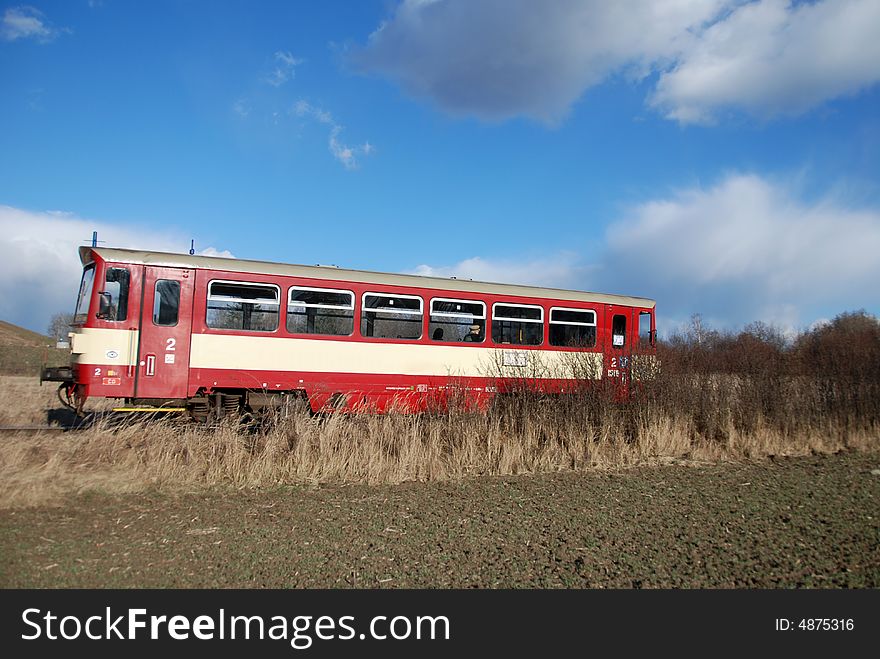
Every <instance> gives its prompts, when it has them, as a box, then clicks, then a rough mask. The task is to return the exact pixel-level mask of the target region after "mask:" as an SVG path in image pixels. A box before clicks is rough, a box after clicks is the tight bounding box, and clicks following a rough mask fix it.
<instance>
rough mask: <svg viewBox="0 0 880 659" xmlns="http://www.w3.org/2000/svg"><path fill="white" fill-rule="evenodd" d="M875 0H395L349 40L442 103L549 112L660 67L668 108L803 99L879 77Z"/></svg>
mask: <svg viewBox="0 0 880 659" xmlns="http://www.w3.org/2000/svg"><path fill="white" fill-rule="evenodd" d="M878 33H880V3H877V2H876V0H818V1H817V2H815V3H798V4H790V3H789V2H787V1H786V0H758V1H756V2H750V3H744V0H674V1H673V0H670V1H667V2H657V3H652V2H644V1H642V0H620V1H618V2H606V1H605V0H556V1H555V2H551V3H544V2H533V1H532V0H485V1H484V2H480V3H473V2H471V1H470V0H429V1H425V0H404V1H403V2H402V3H401V4H400V5H398V6H397V9H396V10H395V11H394V13H393V15H392V16H391V18H390V19H389V20H387V21H386V22H384V23H382V24H381V25H380V26H379V28H378V29H377V30H376V31H375V32H373V34H372V35H370V37H369V40H368V42H367V44H366V45H365V46H364V47H363V48H360V49H356V50H354V51H352V52H351V53H350V57H351V61H352V62H353V63H354V65H355V66H356V67H358V68H359V69H360V70H361V71H363V72H373V73H378V74H380V75H384V76H387V77H389V78H391V79H393V80H395V81H397V82H398V83H399V84H400V85H401V86H402V87H403V88H404V89H406V90H407V91H408V92H409V93H411V94H413V95H415V96H418V97H421V98H427V99H429V100H431V101H433V102H434V103H436V104H437V105H438V106H440V107H441V108H443V109H444V110H446V111H449V112H451V113H453V114H468V115H475V116H478V117H481V118H484V119H490V120H499V119H502V120H503V119H508V118H510V117H514V116H526V117H530V118H533V119H537V120H539V121H543V122H546V123H550V124H553V123H556V122H558V121H560V120H561V119H562V118H563V117H564V116H565V115H566V113H567V112H568V111H569V109H570V107H571V106H572V105H573V104H574V103H575V102H576V101H577V100H578V99H579V98H581V97H582V96H583V94H584V93H585V92H586V91H587V90H588V89H590V88H591V87H593V86H595V85H598V84H600V83H602V82H603V81H605V80H607V79H609V78H610V77H612V76H614V75H618V74H626V75H628V76H631V77H635V78H643V77H645V76H648V75H651V74H653V73H657V74H660V77H659V80H658V86H657V88H656V90H655V92H654V93H653V94H652V96H651V98H650V99H649V103H650V104H651V105H652V106H653V107H655V108H657V109H658V110H660V111H662V112H663V113H664V114H665V115H666V116H667V117H669V118H672V119H676V120H678V121H680V122H695V121H702V122H705V121H709V120H711V119H712V118H713V117H714V115H715V114H716V113H717V111H718V110H721V109H724V108H728V107H732V108H738V109H741V110H744V111H747V112H750V113H755V114H759V115H763V116H771V115H774V114H778V113H796V112H801V111H804V110H806V109H808V108H810V107H813V106H815V105H817V104H819V103H822V102H824V101H826V100H829V99H833V98H836V97H838V96H841V95H844V94H851V93H855V92H857V91H858V90H860V89H862V88H864V87H866V86H869V85H872V84H874V83H876V82H877V80H878V79H880V50H878V49H880V39H877V38H876V35H877V34H878Z"/></svg>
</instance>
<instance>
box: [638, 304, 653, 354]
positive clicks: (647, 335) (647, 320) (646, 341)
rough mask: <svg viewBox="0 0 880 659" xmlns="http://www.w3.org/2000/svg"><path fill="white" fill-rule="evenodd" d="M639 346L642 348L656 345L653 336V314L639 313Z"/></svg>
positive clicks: (648, 312) (647, 312)
mask: <svg viewBox="0 0 880 659" xmlns="http://www.w3.org/2000/svg"><path fill="white" fill-rule="evenodd" d="M639 345H640V346H642V347H647V346H652V345H654V335H653V334H651V312H650V311H640V312H639Z"/></svg>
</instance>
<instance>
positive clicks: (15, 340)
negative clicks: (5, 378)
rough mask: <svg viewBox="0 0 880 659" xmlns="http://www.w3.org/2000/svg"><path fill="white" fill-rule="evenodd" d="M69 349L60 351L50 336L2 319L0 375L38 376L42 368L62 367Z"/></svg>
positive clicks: (0, 330)
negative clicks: (46, 366)
mask: <svg viewBox="0 0 880 659" xmlns="http://www.w3.org/2000/svg"><path fill="white" fill-rule="evenodd" d="M69 361H70V351H69V350H58V349H57V348H55V341H53V340H52V339H51V338H49V337H48V336H44V335H42V334H38V333H37V332H32V331H31V330H28V329H25V328H24V327H19V326H18V325H13V324H12V323H7V322H6V321H5V320H0V375H34V376H39V374H40V368H41V367H42V366H43V365H44V364H46V365H48V366H62V365H64V364H67V363H68V362H69Z"/></svg>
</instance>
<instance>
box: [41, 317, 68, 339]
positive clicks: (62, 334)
mask: <svg viewBox="0 0 880 659" xmlns="http://www.w3.org/2000/svg"><path fill="white" fill-rule="evenodd" d="M71 325H73V314H72V313H67V312H63V311H62V312H60V313H56V314H55V315H54V316H52V320H50V321H49V328H48V330H47V333H48V334H49V336H50V337H52V338H53V339H55V340H56V341H66V340H67V333H68V332H69V331H70V327H71Z"/></svg>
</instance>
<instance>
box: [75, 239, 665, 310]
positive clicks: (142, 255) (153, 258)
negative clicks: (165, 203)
mask: <svg viewBox="0 0 880 659" xmlns="http://www.w3.org/2000/svg"><path fill="white" fill-rule="evenodd" d="M92 252H94V253H96V254H97V255H98V256H100V257H101V258H102V259H103V260H105V261H115V262H118V263H133V264H144V265H153V266H162V267H172V268H191V269H207V270H225V271H228V272H240V273H253V274H261V275H283V276H288V277H302V278H306V279H333V280H336V281H348V282H357V283H369V284H385V285H389V286H412V287H416V288H433V289H440V290H444V291H460V292H462V293H488V294H491V295H510V296H520V297H539V298H553V299H556V300H571V301H576V302H594V303H599V304H620V305H626V306H633V307H644V308H648V309H653V308H654V306H655V301H654V300H651V299H648V298H643V297H632V296H627V295H613V294H609V293H590V292H587V291H574V290H566V289H560V288H544V287H539V286H523V285H519V284H501V283H496V282H488V281H474V280H472V279H452V278H444V277H426V276H424V275H402V274H394V273H388V272H371V271H369V270H348V269H345V268H337V267H335V266H320V265H295V264H287V263H273V262H271V261H250V260H246V259H232V258H222V257H217V256H192V255H189V254H173V253H170V252H147V251H139V250H133V249H117V248H110V247H89V246H83V247H80V248H79V253H80V259H81V260H82V262H83V263H84V264H85V263H88V262H89V261H90V260H91V253H92Z"/></svg>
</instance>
